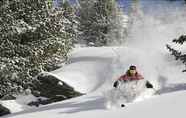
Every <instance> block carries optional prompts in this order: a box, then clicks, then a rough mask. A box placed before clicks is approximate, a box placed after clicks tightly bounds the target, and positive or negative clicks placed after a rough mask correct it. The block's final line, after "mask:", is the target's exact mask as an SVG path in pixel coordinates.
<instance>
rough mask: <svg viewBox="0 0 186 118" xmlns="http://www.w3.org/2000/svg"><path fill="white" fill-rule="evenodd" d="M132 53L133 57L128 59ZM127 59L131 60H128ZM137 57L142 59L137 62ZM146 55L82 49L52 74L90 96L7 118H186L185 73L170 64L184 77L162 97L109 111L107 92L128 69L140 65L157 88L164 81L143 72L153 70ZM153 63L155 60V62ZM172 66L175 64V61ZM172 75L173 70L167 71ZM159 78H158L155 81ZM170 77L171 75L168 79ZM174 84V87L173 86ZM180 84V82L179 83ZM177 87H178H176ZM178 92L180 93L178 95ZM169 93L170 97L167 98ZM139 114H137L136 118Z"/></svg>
mask: <svg viewBox="0 0 186 118" xmlns="http://www.w3.org/2000/svg"><path fill="white" fill-rule="evenodd" d="M95 52H96V53H95ZM129 53H130V55H128V54H129ZM126 55H128V56H127V58H126V57H125V56H126ZM136 55H137V57H138V58H136ZM144 55H145V54H144V53H143V52H141V51H140V50H135V49H133V50H132V51H131V49H130V48H128V47H103V48H81V49H77V50H75V51H74V52H72V54H71V58H70V64H69V65H66V66H65V67H64V68H61V69H59V70H56V71H54V72H52V74H53V75H54V76H56V77H59V79H61V80H63V81H65V82H67V83H69V84H71V85H72V86H73V87H74V88H75V89H76V90H79V91H81V92H85V93H87V95H84V96H81V97H78V98H74V99H70V100H67V101H63V102H59V103H55V104H52V105H48V106H43V107H40V108H34V109H30V110H29V109H28V110H26V111H22V112H18V113H15V114H12V115H10V116H7V117H8V118H33V117H35V118H41V117H45V118H51V117H53V118H60V117H65V118H84V117H90V116H91V115H92V117H95V114H96V116H97V117H99V118H101V117H108V118H111V117H121V116H122V117H132V118H135V117H139V116H140V117H144V118H149V116H148V115H151V116H153V117H151V118H157V117H160V116H161V117H162V116H167V117H168V116H169V117H170V118H175V114H176V116H177V117H179V118H184V111H183V109H181V110H178V107H181V108H183V107H184V106H185V105H186V102H185V99H186V92H185V91H183V90H185V89H186V85H184V84H183V83H182V82H183V81H184V75H185V74H184V73H181V72H179V71H178V70H177V68H175V67H174V66H172V65H171V64H170V62H168V63H169V64H170V65H169V69H172V70H174V71H178V72H177V73H176V74H177V75H179V77H182V78H183V79H182V78H180V79H178V80H177V78H173V77H174V76H173V77H172V79H171V77H170V79H167V80H166V81H167V84H165V85H164V88H163V89H162V91H161V92H162V95H160V96H156V97H152V98H150V99H146V100H144V101H141V102H135V103H133V104H131V105H129V106H128V107H126V108H124V109H108V108H107V105H106V99H105V96H104V94H103V93H104V92H105V91H108V90H109V89H111V87H112V83H113V81H114V80H115V79H116V78H117V77H118V76H119V75H120V74H122V73H123V72H125V71H126V69H127V68H128V66H129V65H130V64H131V63H132V64H136V65H137V66H138V68H139V70H140V72H141V73H143V74H144V75H145V78H146V79H149V80H150V81H152V82H153V83H154V85H157V87H158V85H159V84H158V81H159V80H161V79H162V78H161V77H159V74H160V73H158V72H159V71H157V68H152V67H151V69H152V71H153V72H156V73H151V74H152V75H151V74H149V73H148V74H147V73H145V71H147V72H148V70H144V71H141V70H143V69H149V68H148V67H149V63H150V62H147V60H144ZM150 60H151V61H154V63H155V59H153V58H151V59H150ZM171 62H172V60H171ZM167 66H168V64H167ZM167 71H169V70H167ZM155 77H157V78H155ZM167 77H169V75H167ZM173 80H174V83H172V84H170V83H171V82H173ZM175 80H176V81H175ZM175 83H176V84H175ZM174 91H180V92H175V93H172V92H174ZM165 93H166V94H165ZM173 111H175V112H176V113H175V112H173ZM134 113H135V114H134Z"/></svg>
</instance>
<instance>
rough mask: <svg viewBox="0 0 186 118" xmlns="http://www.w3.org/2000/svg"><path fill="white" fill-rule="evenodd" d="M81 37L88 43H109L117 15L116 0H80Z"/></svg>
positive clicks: (99, 44)
mask: <svg viewBox="0 0 186 118" xmlns="http://www.w3.org/2000/svg"><path fill="white" fill-rule="evenodd" d="M79 4H80V10H79V35H78V36H79V39H81V40H82V41H84V42H85V43H86V44H87V45H93V46H103V45H107V43H108V42H109V40H108V33H109V31H110V30H111V28H112V25H113V24H112V23H113V22H112V20H113V18H114V17H115V16H116V15H115V14H116V11H117V10H116V9H117V5H116V1H115V0H94V1H88V0H79Z"/></svg>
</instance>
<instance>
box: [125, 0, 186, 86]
mask: <svg viewBox="0 0 186 118" xmlns="http://www.w3.org/2000/svg"><path fill="white" fill-rule="evenodd" d="M142 2H144V3H143V4H142V5H141V4H140V3H138V4H134V5H133V10H132V12H131V14H130V17H129V21H130V24H129V29H128V37H127V40H124V43H123V45H124V46H127V47H130V48H131V49H132V50H133V51H134V49H135V50H136V51H137V52H136V53H137V55H136V58H139V59H140V60H141V61H140V62H134V64H137V65H139V67H140V70H142V71H143V72H142V73H143V74H144V76H145V78H147V79H149V80H151V81H153V82H154V83H155V85H156V87H157V88H161V87H162V86H165V84H167V83H169V82H170V83H172V82H171V81H170V80H174V82H175V81H177V82H183V81H182V80H184V78H185V73H182V72H181V71H182V69H183V66H182V65H181V63H178V62H175V61H174V58H173V57H172V56H170V55H169V53H168V51H167V49H166V46H165V45H166V44H167V43H169V44H171V41H172V40H173V39H174V38H177V37H179V36H180V35H181V34H185V33H186V27H185V26H186V22H185V21H186V13H185V10H186V9H185V8H184V6H183V4H182V5H181V4H180V5H178V3H177V2H171V3H168V2H167V1H166V2H165V1H161V0H160V1H150V0H149V1H147V0H146V1H142ZM150 2H151V3H150ZM159 2H161V4H160V3H159ZM148 4H150V5H148ZM143 5H144V6H143ZM145 5H146V6H145ZM147 7H148V8H147ZM138 52H139V53H138ZM129 56H130V55H129ZM139 59H138V60H139ZM175 73H176V74H175ZM167 80H168V81H167ZM166 81H167V83H166ZM159 83H162V84H161V85H160V84H159Z"/></svg>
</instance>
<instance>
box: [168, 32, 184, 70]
mask: <svg viewBox="0 0 186 118" xmlns="http://www.w3.org/2000/svg"><path fill="white" fill-rule="evenodd" d="M185 41H186V35H181V36H180V37H179V38H178V39H174V40H173V41H172V42H174V43H176V44H179V45H183V43H184V42H185ZM166 47H167V49H168V50H169V51H170V52H171V55H173V56H174V57H175V59H176V60H180V61H182V63H183V64H185V65H186V54H185V53H184V52H182V51H178V50H176V49H174V48H172V47H171V46H170V45H166ZM183 72H186V70H183Z"/></svg>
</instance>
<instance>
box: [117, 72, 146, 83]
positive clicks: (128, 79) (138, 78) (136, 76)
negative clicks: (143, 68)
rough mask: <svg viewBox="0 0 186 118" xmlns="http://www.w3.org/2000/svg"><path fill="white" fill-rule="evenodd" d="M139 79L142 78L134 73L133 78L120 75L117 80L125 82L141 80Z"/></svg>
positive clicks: (127, 75)
mask: <svg viewBox="0 0 186 118" xmlns="http://www.w3.org/2000/svg"><path fill="white" fill-rule="evenodd" d="M141 79H144V77H143V76H142V75H140V74H139V73H136V74H135V75H134V76H131V75H129V74H128V73H126V74H125V75H122V76H121V77H120V78H119V80H126V81H131V80H141Z"/></svg>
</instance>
